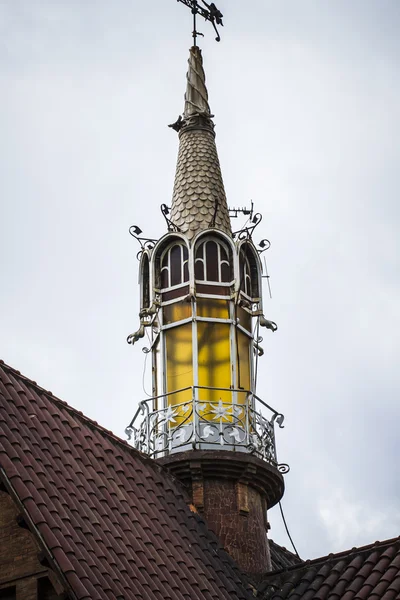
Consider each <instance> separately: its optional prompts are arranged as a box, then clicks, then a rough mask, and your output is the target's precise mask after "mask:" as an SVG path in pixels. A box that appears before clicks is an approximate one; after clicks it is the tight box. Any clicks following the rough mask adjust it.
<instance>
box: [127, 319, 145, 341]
mask: <svg viewBox="0 0 400 600" xmlns="http://www.w3.org/2000/svg"><path fill="white" fill-rule="evenodd" d="M143 337H144V324H143V323H142V324H141V325H140V327H139V329H138V330H137V331H135V333H131V334H130V335H128V337H127V338H126V341H127V342H128V344H132V346H133V345H134V344H136V342H138V341H139V340H140V338H143Z"/></svg>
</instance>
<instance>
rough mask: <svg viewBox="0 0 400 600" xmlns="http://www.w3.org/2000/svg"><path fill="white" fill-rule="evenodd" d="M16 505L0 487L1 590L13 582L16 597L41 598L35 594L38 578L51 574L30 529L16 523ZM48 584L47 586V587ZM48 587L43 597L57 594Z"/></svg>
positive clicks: (49, 598)
mask: <svg viewBox="0 0 400 600" xmlns="http://www.w3.org/2000/svg"><path fill="white" fill-rule="evenodd" d="M18 514H19V510H18V507H17V506H16V505H15V504H14V502H13V500H12V498H11V497H10V496H9V494H7V493H6V492H3V491H1V490H0V590H2V589H7V588H9V587H11V586H16V600H42V597H43V600H44V594H40V597H39V596H38V578H42V577H47V576H50V577H51V579H52V580H53V581H54V575H53V574H52V573H49V570H48V569H47V568H46V567H44V566H43V565H41V564H40V562H39V558H38V553H39V552H40V548H39V546H38V544H37V542H36V540H35V538H34V536H33V535H32V533H31V532H30V531H28V530H27V529H25V528H22V527H20V526H19V525H18V523H17V517H18ZM49 586H50V587H49ZM41 587H42V589H44V588H49V593H48V594H46V596H45V597H46V600H47V598H48V600H52V599H53V598H58V596H57V594H56V593H55V592H52V590H51V588H52V585H51V584H49V585H45V586H43V585H42V586H41Z"/></svg>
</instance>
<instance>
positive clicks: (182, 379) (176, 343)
mask: <svg viewBox="0 0 400 600" xmlns="http://www.w3.org/2000/svg"><path fill="white" fill-rule="evenodd" d="M165 338H166V348H167V361H166V363H167V364H166V367H167V392H174V391H175V390H180V389H182V388H186V387H189V386H192V385H193V364H192V324H191V323H186V324H185V325H180V326H178V327H173V328H172V329H168V330H167V331H166V332H165ZM191 398H192V392H191V390H186V391H185V392H177V393H176V394H171V396H168V406H176V405H177V404H182V403H184V402H188V401H190V400H191ZM180 412H181V411H180ZM182 414H183V412H182ZM175 419H176V421H175V422H171V423H170V426H171V427H175V426H176V425H178V424H179V423H181V422H182V419H181V418H180V417H178V418H176V417H175Z"/></svg>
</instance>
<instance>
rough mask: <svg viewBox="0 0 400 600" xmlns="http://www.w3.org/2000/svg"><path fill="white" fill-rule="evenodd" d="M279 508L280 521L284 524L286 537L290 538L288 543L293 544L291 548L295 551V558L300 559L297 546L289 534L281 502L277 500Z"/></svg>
mask: <svg viewBox="0 0 400 600" xmlns="http://www.w3.org/2000/svg"><path fill="white" fill-rule="evenodd" d="M279 509H280V511H281V515H282V521H283V524H284V526H285V529H286V533H287V535H288V538H289V540H290V543H291V544H292V546H293V550H294V552H295V554H296V556H297V558H299V559H300V560H301V558H300V555H299V553H298V552H297V548H296V546H295V545H294V542H293V540H292V536H291V535H290V532H289V527H288V526H287V523H286V519H285V515H284V514H283V508H282V504H281V502H279Z"/></svg>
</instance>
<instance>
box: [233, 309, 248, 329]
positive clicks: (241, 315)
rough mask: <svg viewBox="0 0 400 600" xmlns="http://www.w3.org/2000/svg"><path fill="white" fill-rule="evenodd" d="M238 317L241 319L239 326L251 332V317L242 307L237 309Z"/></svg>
mask: <svg viewBox="0 0 400 600" xmlns="http://www.w3.org/2000/svg"><path fill="white" fill-rule="evenodd" d="M236 316H237V318H238V319H239V324H240V325H241V326H242V327H244V328H245V329H247V331H251V315H250V313H248V312H247V310H245V309H244V308H242V307H241V306H238V307H237V312H236Z"/></svg>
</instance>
